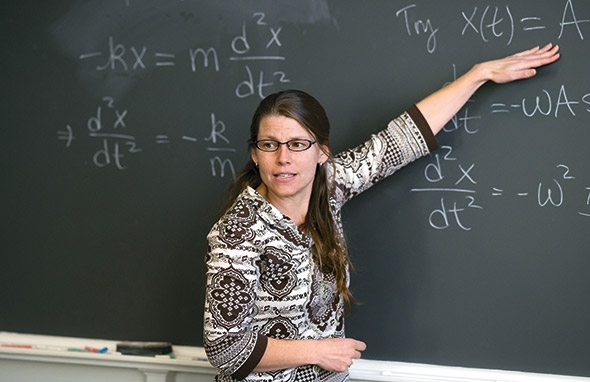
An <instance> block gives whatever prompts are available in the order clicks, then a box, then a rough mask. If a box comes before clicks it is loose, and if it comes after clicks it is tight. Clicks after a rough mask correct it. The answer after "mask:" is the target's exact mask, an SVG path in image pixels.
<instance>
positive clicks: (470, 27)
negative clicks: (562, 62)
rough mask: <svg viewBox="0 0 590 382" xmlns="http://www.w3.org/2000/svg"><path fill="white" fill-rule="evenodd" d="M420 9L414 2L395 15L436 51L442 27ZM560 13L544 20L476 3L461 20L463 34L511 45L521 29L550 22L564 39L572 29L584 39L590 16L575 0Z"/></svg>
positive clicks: (411, 33) (540, 27)
mask: <svg viewBox="0 0 590 382" xmlns="http://www.w3.org/2000/svg"><path fill="white" fill-rule="evenodd" d="M420 11H421V9H420V8H419V7H418V6H417V5H416V4H410V5H407V6H405V7H403V8H401V9H399V10H398V11H397V12H396V13H395V15H396V16H397V17H399V18H401V19H402V20H403V25H404V26H405V31H406V33H407V35H408V36H410V37H415V38H426V50H427V51H428V53H434V52H435V51H436V48H437V33H438V32H439V30H440V28H438V27H437V26H436V23H435V22H434V21H432V19H430V18H427V19H420V18H419V15H418V13H419V12H420ZM560 16H561V17H558V18H556V19H554V20H543V18H541V17H538V16H537V15H535V14H530V15H528V14H527V15H520V16H516V15H514V13H513V12H512V10H511V8H510V6H509V5H505V6H493V7H492V6H489V5H488V6H486V7H484V8H479V7H477V6H474V7H473V9H471V10H468V11H461V19H462V21H463V22H464V26H463V28H462V30H461V36H465V35H470V34H474V35H476V36H478V37H479V38H481V40H482V41H483V42H484V43H488V42H490V41H492V40H500V41H505V43H506V45H510V44H511V43H512V42H513V41H514V39H515V37H516V33H517V32H524V33H533V32H535V31H539V30H543V29H546V28H547V26H548V25H549V24H551V25H553V24H555V25H557V26H559V34H558V35H557V36H556V37H557V39H561V38H562V37H563V36H564V35H565V34H566V33H567V31H569V30H570V29H571V30H573V33H574V34H575V35H576V36H577V37H578V38H579V39H581V40H584V33H583V31H582V27H581V25H583V24H585V23H588V22H590V19H587V18H584V17H580V16H579V15H578V13H577V12H576V9H575V4H574V1H573V0H566V1H565V5H564V7H563V12H562V14H561V15H560ZM412 20H415V21H412Z"/></svg>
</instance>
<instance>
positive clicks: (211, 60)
mask: <svg viewBox="0 0 590 382" xmlns="http://www.w3.org/2000/svg"><path fill="white" fill-rule="evenodd" d="M281 31H282V27H280V26H272V25H269V24H268V20H267V17H266V15H265V13H263V12H255V13H253V14H252V16H251V18H250V19H249V20H247V21H244V22H243V23H242V26H241V30H240V33H239V34H237V35H236V36H235V37H233V38H232V39H231V42H230V46H231V51H232V53H233V54H232V55H231V56H230V57H229V58H228V61H229V62H231V63H235V64H237V65H239V64H240V63H242V65H243V66H242V68H243V71H244V77H243V78H242V79H240V80H238V81H237V82H236V84H235V87H234V95H235V97H237V98H240V99H243V98H247V97H259V98H260V99H262V98H264V97H266V95H267V90H268V91H270V89H275V88H276V87H277V86H278V85H279V84H286V83H289V82H290V79H289V77H288V75H287V73H285V72H284V71H281V70H272V71H271V72H270V73H268V72H266V71H265V70H259V71H258V72H255V71H254V70H253V69H252V68H251V66H250V65H249V64H248V63H251V62H269V61H273V62H281V61H285V60H286V57H285V56H282V55H272V54H265V52H267V51H271V50H272V49H273V48H275V49H276V48H280V47H282V46H283V43H282V41H281V35H280V33H281ZM250 33H251V34H255V35H263V36H264V35H265V36H267V39H266V41H263V42H262V46H252V42H251V40H250V39H249V37H248V36H249V34H250ZM254 50H257V51H258V52H263V54H253V53H252V52H253V51H254ZM181 59H185V60H186V61H187V62H188V64H189V68H190V71H191V72H197V71H200V70H206V69H208V68H212V69H211V70H214V71H215V72H220V57H219V54H218V49H217V48H216V47H205V48H203V47H196V48H191V49H189V50H188V52H186V55H185V56H183V57H179V56H178V55H177V54H174V53H170V52H163V51H151V50H150V49H149V47H147V46H126V45H124V44H121V43H118V42H117V41H116V39H115V37H113V36H109V38H108V44H107V47H106V49H105V50H104V51H93V52H85V53H81V54H80V56H79V60H80V62H81V63H83V64H84V65H93V66H94V70H96V71H99V72H104V71H111V72H117V73H120V72H123V73H127V72H134V71H140V70H145V69H148V67H153V68H173V67H176V66H177V64H178V61H179V60H181ZM127 115H128V110H127V109H123V108H119V105H117V104H116V102H115V99H114V98H113V97H111V96H104V97H103V99H102V101H101V102H100V104H99V105H97V106H96V113H95V114H94V115H92V116H89V117H88V120H87V124H86V126H85V128H84V127H83V128H82V129H80V128H74V127H72V126H71V125H70V124H67V125H66V126H65V128H64V129H60V130H59V131H57V139H58V140H59V141H63V142H64V144H65V147H66V148H69V147H71V146H72V145H73V144H74V142H75V140H76V138H77V136H78V135H79V134H81V133H82V132H83V133H84V134H85V136H88V137H90V138H92V139H94V140H96V141H98V145H97V149H96V151H95V152H94V153H92V155H91V157H92V163H93V164H94V165H95V166H97V167H99V168H103V167H114V168H116V169H118V170H126V169H127V168H128V165H127V164H126V160H127V159H129V157H130V156H132V155H137V154H139V153H141V152H143V147H142V146H141V144H140V143H139V142H138V139H137V137H136V136H135V135H133V134H130V133H128V132H127V131H128V129H127V124H126V119H125V118H126V117H127ZM208 126H209V129H207V130H206V131H208V133H207V135H206V136H204V137H196V136H189V135H181V136H180V137H175V138H176V139H180V140H182V141H183V142H188V143H197V142H206V143H207V145H206V147H205V150H206V151H207V152H209V153H211V156H210V158H209V162H210V171H211V172H210V174H211V176H213V177H226V176H229V177H232V178H234V177H235V173H236V171H235V167H234V164H233V161H232V158H231V157H230V156H229V155H230V154H231V153H233V152H235V151H236V149H235V148H234V147H232V146H231V142H230V140H229V139H228V137H227V134H226V131H227V126H226V123H225V122H224V121H223V120H221V119H219V118H218V117H217V116H216V115H215V114H214V113H211V117H210V121H208ZM81 130H82V132H81ZM153 139H154V142H155V143H156V144H168V143H170V141H171V139H172V137H170V136H169V135H167V134H159V135H155V136H154V137H153Z"/></svg>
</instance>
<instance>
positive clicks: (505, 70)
mask: <svg viewBox="0 0 590 382" xmlns="http://www.w3.org/2000/svg"><path fill="white" fill-rule="evenodd" d="M558 58H559V46H558V45H553V44H547V45H545V46H544V47H542V48H540V47H535V48H532V49H528V50H525V51H522V52H519V53H516V54H513V55H511V56H508V57H504V58H501V59H498V60H492V61H486V62H482V63H481V64H477V65H476V67H477V66H479V69H480V70H484V72H487V76H486V77H487V79H488V80H490V81H493V82H495V83H498V84H502V83H506V82H510V81H515V80H520V79H524V78H530V77H532V76H534V75H535V74H536V73H537V70H536V68H538V67H540V66H543V65H547V64H550V63H552V62H555V61H556V60H557V59H558Z"/></svg>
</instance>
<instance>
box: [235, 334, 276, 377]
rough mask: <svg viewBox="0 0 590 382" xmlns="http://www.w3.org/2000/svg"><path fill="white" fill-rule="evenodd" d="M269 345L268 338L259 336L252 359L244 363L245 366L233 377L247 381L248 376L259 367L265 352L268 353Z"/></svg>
mask: <svg viewBox="0 0 590 382" xmlns="http://www.w3.org/2000/svg"><path fill="white" fill-rule="evenodd" d="M267 345H268V337H265V336H263V335H261V334H258V338H257V339H256V345H254V350H253V351H252V354H250V357H249V358H248V359H247V360H246V362H244V364H243V365H242V366H241V367H240V368H239V369H238V370H236V372H235V373H233V374H232V377H234V378H235V379H245V378H246V377H247V376H248V374H250V373H251V372H252V371H253V370H254V368H255V367H256V366H257V365H258V363H259V362H260V360H261V359H262V356H263V355H264V352H265V351H266V346H267Z"/></svg>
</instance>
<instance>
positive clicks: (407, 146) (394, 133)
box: [334, 106, 438, 205]
mask: <svg viewBox="0 0 590 382" xmlns="http://www.w3.org/2000/svg"><path fill="white" fill-rule="evenodd" d="M437 148H438V144H437V142H436V139H435V138H434V134H433V133H432V131H431V130H430V127H429V125H428V123H427V122H426V120H425V119H424V117H423V116H422V113H421V112H420V110H418V108H417V107H416V106H412V107H411V108H410V109H408V110H407V111H406V112H404V113H403V114H402V115H400V116H399V117H397V118H395V119H394V120H393V121H391V122H390V123H389V125H388V126H387V128H386V129H384V130H382V131H381V132H379V133H377V134H375V135H373V136H371V138H370V139H369V140H368V141H367V142H365V143H363V144H361V145H359V146H357V147H355V148H353V149H350V150H347V151H344V152H342V153H340V154H338V155H336V157H335V160H334V162H335V167H334V171H335V178H334V179H335V185H336V187H335V192H336V200H337V201H338V202H339V204H340V205H342V204H344V203H346V202H347V201H348V200H350V199H351V198H353V197H354V196H356V195H358V194H360V193H361V192H363V191H365V190H367V189H368V188H370V187H371V186H372V185H374V184H375V183H377V182H378V181H380V180H382V179H383V178H386V177H388V176H389V175H391V174H393V173H394V172H396V171H397V170H399V169H400V168H402V167H403V166H405V165H407V164H409V163H410V162H413V161H414V160H416V159H418V158H420V157H422V156H425V155H427V154H429V153H430V152H431V151H433V150H435V149H437Z"/></svg>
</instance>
